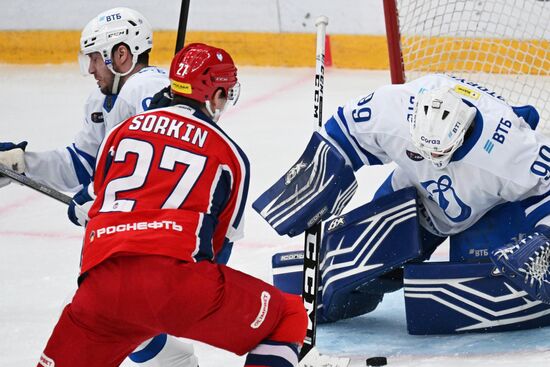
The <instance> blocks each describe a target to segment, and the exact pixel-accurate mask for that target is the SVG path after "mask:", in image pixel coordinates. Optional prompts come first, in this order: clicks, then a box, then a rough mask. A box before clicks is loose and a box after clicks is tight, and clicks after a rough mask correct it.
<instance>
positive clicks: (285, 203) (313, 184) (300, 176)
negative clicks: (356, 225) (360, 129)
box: [252, 133, 357, 236]
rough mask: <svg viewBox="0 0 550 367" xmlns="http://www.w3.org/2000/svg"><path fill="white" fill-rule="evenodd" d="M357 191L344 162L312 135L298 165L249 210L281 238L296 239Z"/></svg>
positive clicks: (318, 137)
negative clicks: (291, 237) (259, 216)
mask: <svg viewBox="0 0 550 367" xmlns="http://www.w3.org/2000/svg"><path fill="white" fill-rule="evenodd" d="M356 189H357V182H356V180H355V175H354V174H353V169H352V168H351V167H350V166H348V165H346V161H345V158H344V157H343V156H342V155H341V154H340V152H338V150H337V149H336V148H335V147H334V146H333V145H332V144H331V143H330V142H329V141H328V140H326V139H325V138H323V137H322V136H321V135H320V134H318V133H314V134H313V136H312V137H311V140H310V141H309V143H308V145H307V147H306V149H305V151H304V153H303V154H302V156H301V157H300V159H299V160H298V162H297V163H296V164H294V166H293V167H292V168H291V169H290V170H289V171H288V172H287V173H286V174H285V175H284V176H283V177H282V178H281V179H279V180H278V181H277V182H276V183H275V184H274V185H273V186H272V187H271V188H269V189H268V190H267V191H266V192H265V193H263V194H262V195H261V196H260V197H259V198H258V199H257V200H256V201H255V202H254V203H253V204H252V207H253V208H254V209H255V210H256V211H257V212H258V213H260V215H261V216H262V217H263V218H264V219H265V220H266V221H267V222H268V223H269V225H270V226H272V227H273V228H274V229H275V230H276V231H277V233H279V234H280V235H285V234H288V235H289V236H296V235H298V234H300V233H302V232H303V231H305V230H306V229H307V228H309V227H311V226H313V225H314V224H316V223H317V222H319V221H321V220H324V219H326V218H328V217H330V216H331V215H338V214H340V212H341V211H342V209H343V208H344V206H345V205H346V204H347V203H348V202H349V201H350V199H351V198H352V196H353V194H354V193H355V190H356Z"/></svg>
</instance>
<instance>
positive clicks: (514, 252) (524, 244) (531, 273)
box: [490, 225, 550, 304]
mask: <svg viewBox="0 0 550 367" xmlns="http://www.w3.org/2000/svg"><path fill="white" fill-rule="evenodd" d="M548 236H550V227H548V226H545V225H539V226H537V227H536V228H535V233H533V234H532V235H530V236H527V237H526V238H524V239H523V240H521V241H520V242H519V243H518V244H517V245H516V244H514V245H512V246H505V247H501V248H500V249H497V250H495V251H494V252H493V253H492V254H491V255H490V257H491V260H492V261H493V262H494V263H495V265H496V266H497V267H498V268H499V270H500V271H501V272H502V273H503V275H504V276H506V277H507V278H508V279H510V281H511V282H512V283H514V285H516V286H517V287H519V288H520V289H523V290H524V291H525V292H527V293H528V294H529V295H530V296H531V297H533V298H534V299H537V300H539V301H542V302H544V303H546V304H550V241H549V240H548Z"/></svg>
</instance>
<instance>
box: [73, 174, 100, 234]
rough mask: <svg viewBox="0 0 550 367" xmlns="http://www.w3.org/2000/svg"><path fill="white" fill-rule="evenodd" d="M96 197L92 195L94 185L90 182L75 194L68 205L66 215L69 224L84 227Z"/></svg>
mask: <svg viewBox="0 0 550 367" xmlns="http://www.w3.org/2000/svg"><path fill="white" fill-rule="evenodd" d="M95 198H96V196H95V194H94V183H93V182H91V183H89V184H88V185H87V186H84V188H83V189H82V190H80V191H79V192H77V193H76V195H75V196H74V197H73V200H71V202H70V204H69V209H68V210H67V215H68V216H69V219H70V220H71V222H73V223H74V224H76V225H77V226H82V227H85V226H86V224H88V221H89V220H90V218H89V217H88V212H89V211H90V208H91V207H92V204H93V203H94V200H95Z"/></svg>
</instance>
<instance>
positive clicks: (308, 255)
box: [300, 16, 328, 360]
mask: <svg viewBox="0 0 550 367" xmlns="http://www.w3.org/2000/svg"><path fill="white" fill-rule="evenodd" d="M327 25H328V18H327V17H325V16H320V17H318V18H317V19H316V21H315V27H317V47H316V51H315V92H314V94H313V121H314V126H315V130H319V129H320V128H321V126H322V125H323V84H324V78H325V76H324V75H325V34H326V27H327ZM320 248H321V223H320V222H319V223H317V224H315V225H314V226H313V227H311V228H309V229H308V230H306V232H305V242H304V278H303V287H302V298H303V301H304V306H305V308H306V310H307V314H308V325H307V332H306V338H305V339H304V345H303V346H302V350H301V351H300V360H301V359H302V358H304V357H305V356H306V354H308V353H309V351H310V350H311V349H312V348H313V347H314V346H315V331H316V328H317V296H318V293H319V292H318V290H319V250H320Z"/></svg>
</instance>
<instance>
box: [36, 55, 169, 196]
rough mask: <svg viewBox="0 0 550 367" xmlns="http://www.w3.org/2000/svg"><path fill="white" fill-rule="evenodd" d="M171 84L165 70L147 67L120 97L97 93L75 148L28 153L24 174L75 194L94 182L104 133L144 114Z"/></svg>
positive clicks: (91, 98) (88, 104) (89, 103)
mask: <svg viewBox="0 0 550 367" xmlns="http://www.w3.org/2000/svg"><path fill="white" fill-rule="evenodd" d="M168 85H169V80H168V74H167V72H166V71H165V70H163V69H159V68H157V67H154V66H150V67H146V68H143V69H142V70H140V71H139V72H137V73H136V74H134V75H132V76H131V77H130V78H128V80H127V81H126V83H124V85H123V87H122V88H121V90H120V92H119V93H118V94H117V95H109V96H106V95H104V94H102V93H101V91H100V90H99V88H97V89H96V90H94V91H93V92H92V93H91V94H90V96H89V97H88V100H87V101H86V105H85V107H84V126H83V128H82V130H81V131H80V132H78V134H77V135H76V136H75V138H74V142H73V143H72V145H70V146H67V147H66V148H60V149H56V150H52V151H47V152H31V151H27V152H26V153H25V164H26V167H27V168H26V171H25V174H26V175H27V176H29V177H30V178H32V179H34V180H36V181H39V182H41V183H44V184H46V185H48V186H51V187H53V188H55V189H57V190H61V191H70V192H75V191H77V190H79V189H80V188H81V187H82V185H86V184H88V183H89V182H90V181H91V180H92V176H93V171H94V167H95V161H96V155H97V151H98V148H99V146H100V144H101V142H102V141H103V138H104V137H105V133H106V132H107V131H110V130H111V129H112V128H113V127H114V126H116V125H118V124H119V123H120V122H122V121H124V120H125V119H127V118H128V117H131V116H133V115H136V114H138V113H141V112H143V111H144V110H146V109H147V107H148V106H149V104H150V102H151V99H152V97H153V95H155V93H157V92H158V91H160V90H161V89H163V88H164V87H166V86H168Z"/></svg>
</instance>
